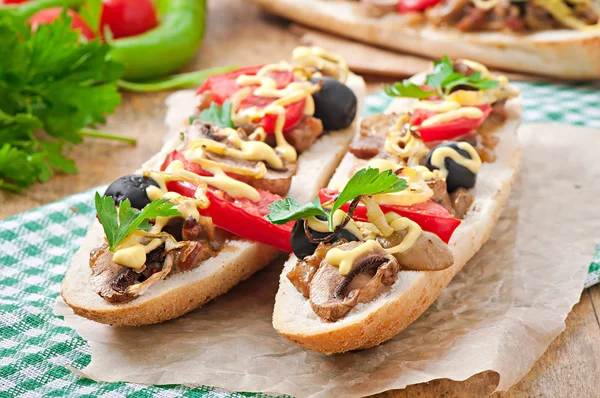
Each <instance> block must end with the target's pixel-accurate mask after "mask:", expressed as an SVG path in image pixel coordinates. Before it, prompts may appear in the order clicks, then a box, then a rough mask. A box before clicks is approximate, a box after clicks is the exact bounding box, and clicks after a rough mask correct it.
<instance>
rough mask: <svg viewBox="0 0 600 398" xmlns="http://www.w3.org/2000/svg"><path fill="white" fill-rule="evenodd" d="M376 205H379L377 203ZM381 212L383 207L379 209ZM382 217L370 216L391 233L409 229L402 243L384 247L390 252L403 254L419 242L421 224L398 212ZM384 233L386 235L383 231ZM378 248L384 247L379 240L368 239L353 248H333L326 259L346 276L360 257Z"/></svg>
mask: <svg viewBox="0 0 600 398" xmlns="http://www.w3.org/2000/svg"><path fill="white" fill-rule="evenodd" d="M365 205H366V202H365ZM375 206H377V205H376V204H375ZM377 208H379V206H377ZM379 212H381V209H379ZM377 217H378V218H379V215H377ZM382 218H383V220H372V219H371V218H370V216H369V220H370V221H371V222H373V224H375V226H378V225H377V224H376V223H375V222H374V221H377V222H379V224H380V225H382V226H385V229H391V232H390V233H389V235H391V234H392V233H393V232H394V231H403V230H405V229H406V230H407V233H406V235H405V236H404V239H402V242H400V244H398V245H396V246H393V247H390V248H387V249H384V250H385V251H387V252H388V253H390V254H401V253H404V252H406V251H407V250H408V249H410V248H411V247H412V246H413V245H414V244H415V243H416V242H417V239H419V237H420V236H421V233H422V232H423V231H422V229H421V227H420V226H419V224H417V223H415V222H414V221H412V220H409V219H408V218H405V217H400V216H399V215H398V214H396V213H387V214H385V216H383V215H382ZM380 232H381V229H380ZM382 235H383V236H386V235H385V234H383V233H382ZM389 235H387V236H389ZM377 249H383V247H382V246H381V244H380V243H379V242H377V241H376V240H367V241H365V242H364V243H361V244H360V245H359V246H357V247H355V248H354V249H352V250H342V249H339V248H333V249H331V250H329V251H328V252H327V254H326V255H325V260H326V261H327V262H328V263H329V264H331V265H333V266H334V267H338V268H339V271H340V275H342V276H346V275H348V274H349V273H350V271H351V270H352V265H353V264H354V263H355V262H356V260H357V259H358V258H360V257H362V256H364V255H366V254H368V253H369V252H372V251H374V250H377Z"/></svg>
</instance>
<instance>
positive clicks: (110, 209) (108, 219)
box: [94, 192, 181, 252]
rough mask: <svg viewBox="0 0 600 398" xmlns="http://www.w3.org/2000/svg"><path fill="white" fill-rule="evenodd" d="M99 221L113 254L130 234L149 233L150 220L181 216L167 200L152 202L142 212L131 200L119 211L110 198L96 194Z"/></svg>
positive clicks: (120, 205)
mask: <svg viewBox="0 0 600 398" xmlns="http://www.w3.org/2000/svg"><path fill="white" fill-rule="evenodd" d="M94 202H95V204H96V212H97V213H98V219H99V220H100V223H101V224H102V228H103V229H104V234H105V235H106V240H107V241H108V246H109V250H110V251H111V252H112V251H114V250H115V248H116V247H117V246H118V245H119V243H121V242H122V241H123V239H125V238H126V237H127V236H129V234H131V233H132V232H133V231H135V230H142V231H147V230H149V229H150V228H151V227H152V224H150V223H149V222H148V220H150V219H153V218H156V217H171V216H180V215H181V213H180V212H179V210H177V209H176V208H175V205H174V204H172V203H169V202H167V200H166V199H159V200H155V201H153V202H150V203H149V204H148V205H147V206H146V207H144V208H143V209H142V210H138V209H134V208H132V207H131V203H130V202H129V199H125V200H124V201H122V202H121V203H119V211H118V214H117V208H116V207H115V203H114V201H113V199H112V198H111V197H110V196H100V194H99V193H98V192H96V196H95V198H94Z"/></svg>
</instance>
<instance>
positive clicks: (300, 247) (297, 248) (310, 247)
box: [290, 217, 359, 259]
mask: <svg viewBox="0 0 600 398" xmlns="http://www.w3.org/2000/svg"><path fill="white" fill-rule="evenodd" d="M319 218H320V217H319ZM309 230H310V232H311V236H312V237H313V238H323V237H325V236H327V235H329V233H324V232H317V231H313V230H312V229H309ZM342 238H344V239H346V240H347V241H348V242H351V241H356V240H359V239H358V238H357V237H356V236H354V235H353V234H352V233H351V232H350V231H348V230H347V229H342V230H341V231H340V232H338V233H337V234H336V235H335V236H334V237H333V239H331V240H330V241H329V242H330V243H331V242H335V241H337V240H340V239H342ZM290 244H291V245H292V251H293V252H294V254H295V255H296V257H298V258H299V259H303V258H304V257H306V256H310V255H311V254H313V253H314V252H315V250H317V246H319V245H318V244H317V243H312V242H310V241H309V240H308V237H307V236H306V233H305V232H304V219H300V220H297V221H296V223H295V224H294V228H292V235H291V237H290Z"/></svg>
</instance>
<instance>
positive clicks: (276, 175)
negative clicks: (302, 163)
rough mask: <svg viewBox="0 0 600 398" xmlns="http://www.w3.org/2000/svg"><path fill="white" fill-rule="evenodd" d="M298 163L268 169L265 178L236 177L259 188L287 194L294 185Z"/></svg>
mask: <svg viewBox="0 0 600 398" xmlns="http://www.w3.org/2000/svg"><path fill="white" fill-rule="evenodd" d="M296 170H297V163H289V164H286V169H284V170H281V171H276V170H271V169H267V174H266V175H265V176H264V177H263V178H252V177H247V176H240V175H235V178H236V179H238V180H240V181H243V182H245V183H246V184H248V185H250V186H253V187H254V188H257V189H264V190H265V191H270V192H272V193H275V194H277V195H281V196H285V195H286V194H287V193H288V191H289V190H290V186H291V185H292V177H293V176H294V175H295V174H296Z"/></svg>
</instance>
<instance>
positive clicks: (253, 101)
mask: <svg viewBox="0 0 600 398" xmlns="http://www.w3.org/2000/svg"><path fill="white" fill-rule="evenodd" d="M262 66H263V65H256V66H250V67H246V68H241V69H238V70H234V71H232V72H229V73H224V74H221V75H215V76H210V77H209V78H208V79H206V80H205V81H204V83H202V85H201V86H200V88H198V92H197V93H198V94H201V93H203V92H205V91H210V92H211V93H212V100H213V101H214V102H215V103H217V104H219V105H222V104H223V102H225V100H227V99H229V98H230V97H231V96H232V95H233V94H234V93H235V92H237V91H238V90H239V89H241V88H242V87H241V86H239V85H238V84H237V83H236V80H237V78H238V77H239V76H241V75H250V76H254V75H256V74H257V73H258V71H259V70H260V68H262ZM269 76H270V77H272V78H273V79H274V80H275V82H276V83H277V88H279V89H282V88H284V87H286V86H288V85H289V84H290V83H292V82H294V81H295V80H296V78H295V77H294V74H293V73H292V72H291V71H273V72H270V73H269ZM248 87H250V89H251V90H253V91H254V89H256V88H257V87H258V85H256V84H255V85H251V86H248ZM275 100H276V98H271V97H259V96H256V95H254V94H251V95H250V96H248V97H246V98H245V99H244V100H243V101H242V102H241V104H240V107H241V108H242V109H245V108H250V107H252V106H257V107H259V108H264V107H266V106H267V105H269V104H270V103H272V102H273V101H275ZM305 105H306V100H305V99H301V100H299V101H296V102H293V103H291V104H289V105H286V106H285V107H284V108H285V124H284V125H283V131H284V132H285V131H288V130H290V129H292V128H293V127H295V126H296V124H298V122H299V121H300V119H301V118H302V116H303V115H304V107H305ZM277 116H278V115H265V116H264V117H263V118H261V119H260V120H259V121H258V122H257V123H258V125H260V126H262V127H263V128H264V129H265V132H267V133H270V134H271V133H273V132H274V131H275V122H276V121H277Z"/></svg>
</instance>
